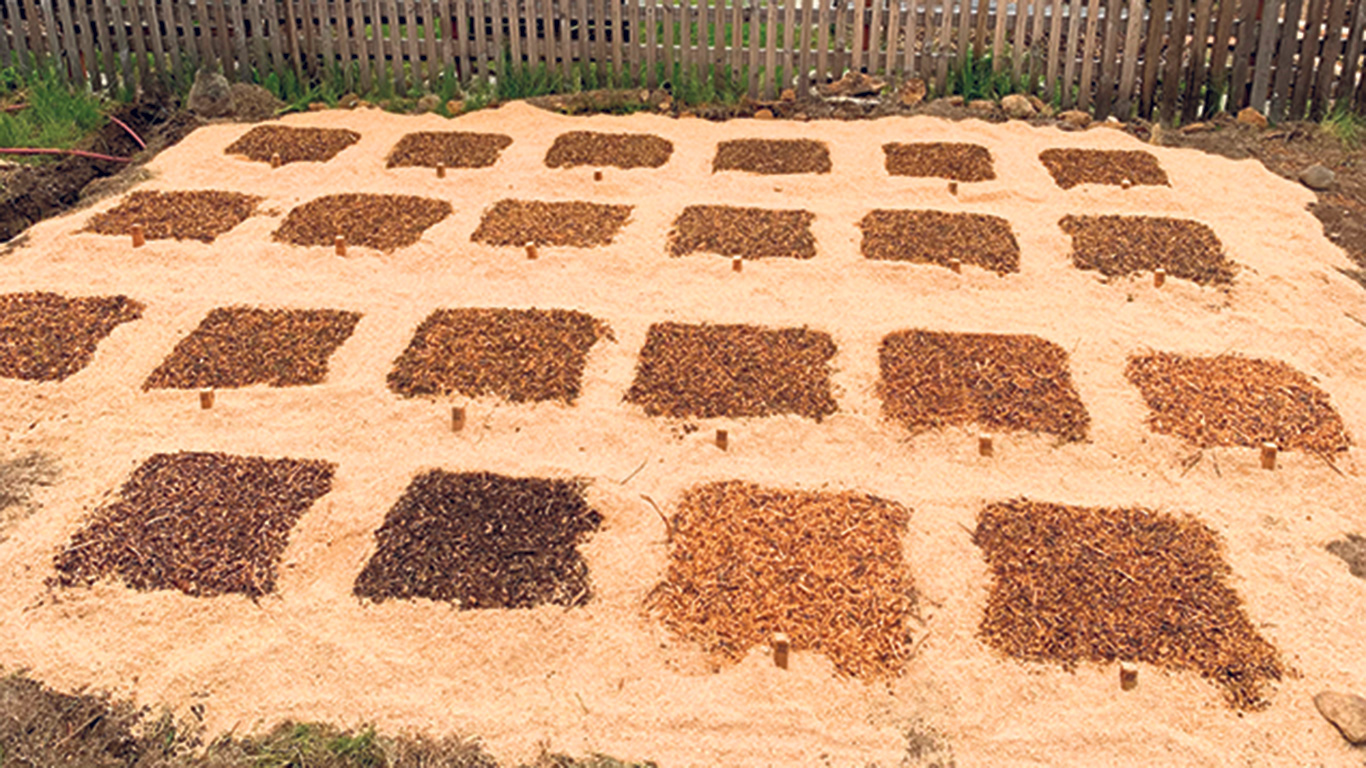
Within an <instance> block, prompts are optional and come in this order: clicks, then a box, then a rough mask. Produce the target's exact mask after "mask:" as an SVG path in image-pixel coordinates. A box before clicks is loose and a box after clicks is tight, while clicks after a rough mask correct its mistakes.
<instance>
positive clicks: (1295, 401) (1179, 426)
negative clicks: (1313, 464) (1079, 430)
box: [1124, 352, 1352, 454]
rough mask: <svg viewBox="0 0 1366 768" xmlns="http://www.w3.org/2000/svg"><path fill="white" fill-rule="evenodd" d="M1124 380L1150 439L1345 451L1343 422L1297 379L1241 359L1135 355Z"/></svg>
mask: <svg viewBox="0 0 1366 768" xmlns="http://www.w3.org/2000/svg"><path fill="white" fill-rule="evenodd" d="M1124 373H1125V375H1126V376H1128V378H1129V381H1131V382H1133V383H1134V385H1135V386H1137V387H1138V389H1139V391H1140V392H1142V393H1143V399H1144V400H1146V401H1147V402H1148V408H1150V409H1151V411H1152V413H1151V414H1150V415H1149V416H1148V424H1149V426H1151V427H1152V430H1153V431H1154V432H1158V433H1161V434H1166V435H1176V436H1177V437H1180V438H1183V439H1185V440H1188V441H1190V442H1191V443H1193V444H1195V445H1197V446H1199V447H1201V448H1211V447H1214V446H1220V445H1241V446H1247V447H1252V448H1255V447H1258V446H1260V445H1261V444H1262V443H1275V444H1276V445H1277V446H1278V447H1279V448H1280V449H1281V450H1287V451H1288V450H1304V451H1309V452H1310V453H1317V454H1329V453H1336V452H1339V451H1345V450H1347V449H1348V447H1350V446H1351V444H1352V440H1351V438H1350V437H1348V435H1347V432H1346V429H1345V427H1344V426H1343V423H1342V417H1341V416H1339V415H1338V412H1337V410H1336V409H1334V408H1333V405H1332V404H1331V403H1330V402H1329V401H1328V393H1327V392H1324V391H1323V390H1322V389H1319V388H1318V387H1317V386H1316V385H1315V384H1314V382H1313V381H1312V380H1311V379H1310V378H1309V377H1308V376H1305V375H1304V374H1303V373H1300V372H1299V371H1297V370H1295V369H1294V368H1292V367H1290V366H1289V365H1287V364H1285V363H1283V362H1281V361H1279V360H1258V359H1255V358H1247V357H1243V356H1241V355H1233V354H1228V355H1219V356H1217V357H1184V356H1182V355H1175V354H1170V353H1165V352H1158V353H1151V354H1143V355H1134V356H1133V357H1130V358H1129V364H1128V366H1127V367H1126V368H1125V370H1124Z"/></svg>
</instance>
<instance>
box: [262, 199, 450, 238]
mask: <svg viewBox="0 0 1366 768" xmlns="http://www.w3.org/2000/svg"><path fill="white" fill-rule="evenodd" d="M451 212H452V208H451V204H450V203H448V202H446V201H444V200H433V199H431V198H426V197H416V196H413V195H369V194H355V193H351V194H341V195H326V196H324V197H319V198H317V199H316V200H310V201H309V202H307V203H304V204H303V205H301V206H299V207H297V208H295V209H294V210H292V211H290V212H289V216H287V217H285V221H284V223H283V224H281V225H280V228H279V229H277V230H275V235H274V237H275V239H276V240H277V241H279V242H282V243H290V244H291V245H322V246H329V247H330V246H332V245H333V244H334V243H335V242H336V237H337V235H341V236H342V237H345V238H346V243H347V245H352V246H363V247H366V248H374V249H375V250H379V251H385V252H389V251H394V250H396V249H398V248H403V247H405V246H409V245H412V244H413V243H416V242H417V241H418V240H419V239H420V238H421V237H422V233H423V232H426V231H427V229H428V228H430V227H432V226H433V225H435V224H436V223H437V222H439V221H441V220H442V219H444V218H446V217H447V216H449V215H451Z"/></svg>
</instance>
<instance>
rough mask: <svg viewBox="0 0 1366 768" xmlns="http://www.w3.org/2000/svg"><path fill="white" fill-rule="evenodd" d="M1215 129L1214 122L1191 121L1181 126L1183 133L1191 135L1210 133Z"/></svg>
mask: <svg viewBox="0 0 1366 768" xmlns="http://www.w3.org/2000/svg"><path fill="white" fill-rule="evenodd" d="M1212 130H1214V123H1191V124H1190V125H1183V126H1181V133H1182V134H1184V135H1186V136H1190V135H1191V134H1195V133H1208V132H1210V131H1212Z"/></svg>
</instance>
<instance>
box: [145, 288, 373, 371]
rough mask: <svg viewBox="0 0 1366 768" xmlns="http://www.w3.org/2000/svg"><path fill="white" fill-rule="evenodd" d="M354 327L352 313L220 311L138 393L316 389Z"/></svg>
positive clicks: (182, 343) (357, 316)
mask: <svg viewBox="0 0 1366 768" xmlns="http://www.w3.org/2000/svg"><path fill="white" fill-rule="evenodd" d="M359 321H360V314H358V313H356V312H340V311H335V310H330V309H257V308H254V307H219V308H217V309H214V310H213V311H211V312H209V314H208V316H207V317H205V318H204V320H203V321H202V322H200V324H199V327H198V328H195V330H194V331H193V332H191V333H190V335H189V336H186V337H185V338H184V339H181V340H180V343H178V344H176V346H175V349H174V350H173V351H172V352H171V354H170V355H169V356H168V357H167V358H166V360H165V361H164V362H162V364H161V365H159V366H157V369H156V370H155V371H153V372H152V375H151V376H149V377H148V378H147V381H145V382H143V385H142V388H143V389H200V388H206V387H207V388H215V387H223V388H228V387H246V386H250V385H252V384H266V385H269V386H272V387H298V386H304V385H309V384H321V383H322V382H323V379H325V378H327V360H328V358H329V357H331V356H332V353H333V352H335V351H336V349H337V347H339V346H341V344H342V342H344V341H346V340H347V339H348V338H349V337H350V336H351V332H352V331H354V330H355V329H356V323H357V322H359Z"/></svg>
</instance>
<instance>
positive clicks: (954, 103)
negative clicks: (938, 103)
mask: <svg viewBox="0 0 1366 768" xmlns="http://www.w3.org/2000/svg"><path fill="white" fill-rule="evenodd" d="M944 101H946V102H948V104H949V106H950V107H961V106H963V97H962V96H950V97H948V98H947V99H944Z"/></svg>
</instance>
